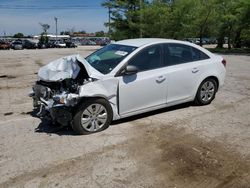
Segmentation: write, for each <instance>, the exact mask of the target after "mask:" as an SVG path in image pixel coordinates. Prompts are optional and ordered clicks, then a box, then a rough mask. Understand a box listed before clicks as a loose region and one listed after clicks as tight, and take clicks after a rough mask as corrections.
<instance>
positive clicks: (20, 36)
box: [13, 33, 24, 38]
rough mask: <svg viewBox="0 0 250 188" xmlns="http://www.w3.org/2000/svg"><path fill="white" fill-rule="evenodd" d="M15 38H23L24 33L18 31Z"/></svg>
mask: <svg viewBox="0 0 250 188" xmlns="http://www.w3.org/2000/svg"><path fill="white" fill-rule="evenodd" d="M13 37H14V38H23V37H24V34H23V33H16V34H15V35H13Z"/></svg>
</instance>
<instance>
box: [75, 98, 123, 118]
mask: <svg viewBox="0 0 250 188" xmlns="http://www.w3.org/2000/svg"><path fill="white" fill-rule="evenodd" d="M89 99H104V100H106V101H107V102H108V103H109V104H110V106H111V108H112V116H113V117H116V116H117V109H118V106H117V105H116V104H113V103H112V102H111V101H110V100H109V98H108V97H107V96H104V95H93V96H82V97H81V98H80V99H79V102H78V103H77V105H76V106H74V110H73V113H74V114H76V113H77V111H78V110H79V108H81V106H82V104H83V103H84V102H86V101H87V100H89Z"/></svg>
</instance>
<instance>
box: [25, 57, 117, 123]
mask: <svg viewBox="0 0 250 188" xmlns="http://www.w3.org/2000/svg"><path fill="white" fill-rule="evenodd" d="M102 77H103V75H102V74H101V73H100V72H98V71H97V70H95V69H94V68H93V67H91V66H90V65H89V64H88V62H86V60H85V59H84V58H82V57H81V56H79V55H72V56H68V57H64V58H60V59H58V60H56V61H53V62H51V63H49V64H47V65H46V66H44V67H41V68H40V70H39V72H38V80H37V82H36V83H35V85H34V86H33V88H32V89H33V91H32V92H31V93H30V94H29V96H30V97H32V98H33V106H34V109H35V110H36V111H37V116H39V117H40V118H49V119H50V120H52V121H53V122H58V123H60V124H61V125H63V126H66V125H69V124H70V121H71V120H72V115H73V114H74V111H75V109H76V108H77V107H78V106H79V104H80V102H81V100H84V97H100V96H101V97H103V98H106V99H107V100H108V101H109V102H110V104H111V106H112V108H113V110H114V112H117V107H116V92H117V83H118V81H117V80H115V79H114V78H113V79H106V80H105V79H104V80H100V79H101V78H102ZM115 117H116V116H115Z"/></svg>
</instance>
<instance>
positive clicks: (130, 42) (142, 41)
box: [115, 38, 190, 47]
mask: <svg viewBox="0 0 250 188" xmlns="http://www.w3.org/2000/svg"><path fill="white" fill-rule="evenodd" d="M167 42H176V43H183V44H190V43H187V42H184V41H178V40H172V39H162V38H138V39H126V40H121V41H117V42H115V44H120V45H126V46H134V47H141V46H144V45H148V44H154V43H167Z"/></svg>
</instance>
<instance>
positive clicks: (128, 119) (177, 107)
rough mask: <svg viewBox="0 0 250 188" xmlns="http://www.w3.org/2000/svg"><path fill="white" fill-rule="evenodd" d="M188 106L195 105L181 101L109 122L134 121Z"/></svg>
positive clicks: (113, 123)
mask: <svg viewBox="0 0 250 188" xmlns="http://www.w3.org/2000/svg"><path fill="white" fill-rule="evenodd" d="M190 106H195V105H194V104H193V103H192V102H188V103H183V104H179V105H176V106H171V107H166V108H162V109H159V110H154V111H150V112H146V113H142V114H138V115H134V116H130V117H127V118H123V119H119V120H115V121H113V122H112V123H111V126H112V125H118V124H121V123H126V122H130V121H135V120H138V119H142V118H146V117H150V116H153V115H157V114H162V113H166V112H171V111H174V110H179V109H183V108H188V107H190Z"/></svg>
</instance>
